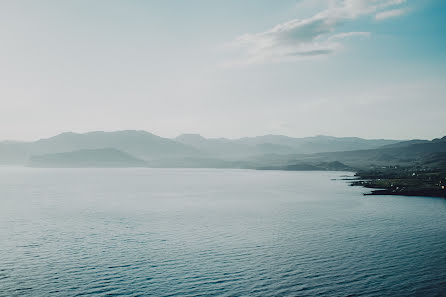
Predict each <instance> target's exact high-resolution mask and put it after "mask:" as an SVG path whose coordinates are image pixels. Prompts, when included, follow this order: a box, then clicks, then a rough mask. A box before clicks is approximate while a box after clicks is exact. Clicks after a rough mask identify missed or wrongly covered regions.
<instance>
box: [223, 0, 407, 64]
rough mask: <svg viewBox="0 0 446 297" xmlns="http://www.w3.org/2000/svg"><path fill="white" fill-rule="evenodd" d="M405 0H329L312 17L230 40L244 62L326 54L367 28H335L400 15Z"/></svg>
mask: <svg viewBox="0 0 446 297" xmlns="http://www.w3.org/2000/svg"><path fill="white" fill-rule="evenodd" d="M405 2H406V0H343V1H339V0H338V1H332V2H331V3H332V4H331V5H330V7H329V8H327V9H325V10H322V11H320V12H319V13H317V14H315V15H313V16H312V17H309V18H305V19H294V20H291V21H288V22H286V23H282V24H278V25H276V26H274V27H273V28H271V29H269V30H267V31H264V32H260V33H254V34H244V35H242V36H239V37H238V38H236V40H235V41H234V42H233V43H232V44H233V45H235V46H236V47H237V48H239V49H241V50H242V52H243V54H244V58H243V59H244V62H245V63H264V62H275V61H283V60H299V59H308V58H314V57H321V56H327V55H331V54H333V53H335V52H336V51H338V50H339V49H341V48H342V47H343V43H342V40H344V39H346V38H351V37H367V36H369V35H370V33H369V32H337V29H339V27H340V26H341V25H342V24H343V23H345V22H347V21H352V20H355V19H357V18H359V17H361V16H367V15H375V18H376V19H377V20H381V19H384V18H388V17H392V16H397V15H401V14H403V13H404V9H402V8H400V5H402V4H404V3H405Z"/></svg>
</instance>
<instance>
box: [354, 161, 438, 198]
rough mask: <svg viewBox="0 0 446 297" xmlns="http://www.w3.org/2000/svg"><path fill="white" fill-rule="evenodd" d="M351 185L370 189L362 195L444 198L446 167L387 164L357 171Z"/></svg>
mask: <svg viewBox="0 0 446 297" xmlns="http://www.w3.org/2000/svg"><path fill="white" fill-rule="evenodd" d="M348 180H350V181H351V183H350V185H351V186H362V187H365V188H368V189H372V190H371V192H370V193H365V194H364V195H397V196H423V197H441V198H446V168H444V169H441V168H439V169H430V168H401V167H398V166H389V167H385V168H380V169H374V170H367V171H358V172H356V173H355V177H354V178H353V179H348Z"/></svg>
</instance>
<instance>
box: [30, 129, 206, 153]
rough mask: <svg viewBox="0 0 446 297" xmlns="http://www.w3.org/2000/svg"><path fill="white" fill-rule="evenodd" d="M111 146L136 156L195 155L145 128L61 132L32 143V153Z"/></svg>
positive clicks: (183, 146) (181, 145)
mask: <svg viewBox="0 0 446 297" xmlns="http://www.w3.org/2000/svg"><path fill="white" fill-rule="evenodd" d="M99 148H115V149H118V150H122V151H124V152H127V153H129V154H132V155H134V156H136V157H140V158H148V159H150V158H158V157H160V156H172V155H196V154H198V151H197V150H196V149H194V148H192V147H190V146H187V145H184V144H182V143H179V142H176V141H173V140H171V139H168V138H163V137H159V136H156V135H154V134H152V133H149V132H146V131H135V130H127V131H116V132H103V131H96V132H89V133H84V134H78V133H72V132H68V133H62V134H59V135H57V136H54V137H51V138H47V139H41V140H38V141H36V142H34V143H33V144H32V152H33V154H39V153H52V152H66V151H73V150H79V149H99Z"/></svg>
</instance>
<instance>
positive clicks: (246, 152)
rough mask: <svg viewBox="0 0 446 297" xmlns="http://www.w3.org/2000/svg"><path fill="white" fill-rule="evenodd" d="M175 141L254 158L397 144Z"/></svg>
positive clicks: (187, 137) (279, 138)
mask: <svg viewBox="0 0 446 297" xmlns="http://www.w3.org/2000/svg"><path fill="white" fill-rule="evenodd" d="M175 140H176V141H178V142H181V143H184V144H187V145H190V146H193V147H195V148H197V149H199V150H201V151H204V152H206V153H207V154H210V155H215V156H245V157H246V156H254V155H262V154H268V153H273V154H311V153H320V152H336V151H352V150H361V149H374V148H378V147H381V146H383V145H389V144H394V143H398V142H399V141H397V140H386V139H372V140H368V139H362V138H357V137H342V138H338V137H331V136H315V137H305V138H293V137H288V136H283V135H265V136H257V137H244V138H240V139H226V138H204V137H202V136H200V135H198V134H182V135H180V136H178V137H177V138H175Z"/></svg>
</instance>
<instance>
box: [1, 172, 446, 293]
mask: <svg viewBox="0 0 446 297" xmlns="http://www.w3.org/2000/svg"><path fill="white" fill-rule="evenodd" d="M342 174H345V173H336V172H279V171H251V170H213V169H31V168H0V240H1V244H0V295H1V296H149V295H150V296H347V295H352V296H444V295H446V219H445V217H446V216H445V215H446V200H444V199H435V198H418V197H389V196H383V197H364V196H362V193H363V192H364V191H366V190H364V189H362V188H356V187H349V186H348V185H347V184H346V183H345V182H344V181H341V180H332V179H333V178H338V177H339V176H340V175H342Z"/></svg>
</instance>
